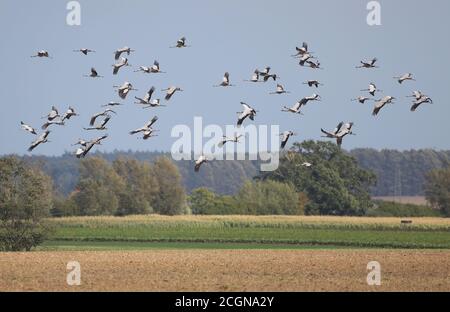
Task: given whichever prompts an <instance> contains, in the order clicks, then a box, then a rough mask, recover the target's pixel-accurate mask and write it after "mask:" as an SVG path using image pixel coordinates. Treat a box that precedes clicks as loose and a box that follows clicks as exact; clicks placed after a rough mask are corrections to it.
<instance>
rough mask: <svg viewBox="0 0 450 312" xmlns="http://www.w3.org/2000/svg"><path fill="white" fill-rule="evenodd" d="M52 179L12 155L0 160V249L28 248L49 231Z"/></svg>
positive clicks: (42, 239)
mask: <svg viewBox="0 0 450 312" xmlns="http://www.w3.org/2000/svg"><path fill="white" fill-rule="evenodd" d="M51 207H52V181H51V179H50V177H49V176H47V175H45V174H44V173H43V172H42V171H40V170H39V169H37V168H35V167H32V166H29V165H26V164H25V163H24V162H23V161H20V160H18V159H17V158H15V157H6V158H2V159H0V250H4V251H20V250H27V251H28V250H30V249H31V248H32V247H35V246H37V245H39V244H41V243H42V242H43V241H44V239H45V238H46V237H47V235H48V233H49V227H48V226H47V224H46V223H45V222H44V221H43V218H45V217H47V216H49V211H50V209H51Z"/></svg>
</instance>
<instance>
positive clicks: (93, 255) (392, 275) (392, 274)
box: [0, 249, 450, 291]
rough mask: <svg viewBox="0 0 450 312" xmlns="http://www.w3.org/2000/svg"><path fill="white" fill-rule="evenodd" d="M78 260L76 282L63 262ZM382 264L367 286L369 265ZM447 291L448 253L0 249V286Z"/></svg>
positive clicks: (19, 288)
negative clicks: (374, 282)
mask: <svg viewBox="0 0 450 312" xmlns="http://www.w3.org/2000/svg"><path fill="white" fill-rule="evenodd" d="M69 261H78V262H79V263H80V265H81V283H82V284H81V285H80V286H68V285H67V284H66V274H67V272H68V270H67V268H66V265H67V262H69ZM370 261H378V262H379V263H380V265H381V277H382V278H381V280H382V285H381V286H368V285H367V282H366V277H367V274H368V272H369V271H368V270H367V264H368V262H370ZM36 290H41V291H72V290H76V291H450V251H441V250H432V251H429V250H421V251H416V250H375V249H370V250H366V249H359V250H351V249H343V250H197V249H190V250H148V251H127V252H125V251H120V252H119V251H79V252H75V251H70V252H68V251H58V252H50V251H47V252H31V253H0V291H36Z"/></svg>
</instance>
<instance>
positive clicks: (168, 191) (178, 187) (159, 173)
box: [153, 157, 186, 215]
mask: <svg viewBox="0 0 450 312" xmlns="http://www.w3.org/2000/svg"><path fill="white" fill-rule="evenodd" d="M153 172H154V175H155V177H156V180H157V181H158V185H159V192H158V194H157V195H156V199H155V204H154V209H155V211H156V212H158V213H160V214H163V215H177V214H182V213H183V212H185V209H186V192H185V189H184V187H183V184H182V180H181V175H180V172H179V171H178V167H177V166H176V165H175V164H174V163H173V162H172V161H171V160H170V159H168V158H167V157H159V158H157V159H156V161H155V162H154V164H153Z"/></svg>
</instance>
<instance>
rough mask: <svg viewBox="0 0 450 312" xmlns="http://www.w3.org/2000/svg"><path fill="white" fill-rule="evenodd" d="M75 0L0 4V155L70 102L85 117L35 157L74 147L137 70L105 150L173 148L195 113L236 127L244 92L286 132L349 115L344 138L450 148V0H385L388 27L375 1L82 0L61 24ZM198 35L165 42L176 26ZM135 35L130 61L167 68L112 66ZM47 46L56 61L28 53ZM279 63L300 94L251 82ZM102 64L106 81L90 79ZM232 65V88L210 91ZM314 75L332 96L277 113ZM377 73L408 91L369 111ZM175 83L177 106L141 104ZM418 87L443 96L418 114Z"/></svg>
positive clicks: (267, 120) (396, 89)
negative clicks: (147, 136)
mask: <svg viewBox="0 0 450 312" xmlns="http://www.w3.org/2000/svg"><path fill="white" fill-rule="evenodd" d="M67 2H68V1H60V0H59V1H56V0H53V1H49V0H41V1H18V0H2V1H1V2H0V27H1V29H2V30H3V31H2V48H1V49H0V56H1V59H2V65H1V75H0V82H1V83H0V85H1V94H2V99H1V106H0V112H1V113H0V118H1V122H0V141H1V143H0V154H9V153H18V154H26V153H27V152H26V150H27V148H28V146H29V143H30V142H31V141H32V140H33V136H32V135H30V134H28V133H26V132H25V131H23V130H21V129H20V125H19V123H20V121H21V120H23V121H25V122H26V123H29V124H31V125H33V126H34V127H36V128H39V127H40V125H41V124H42V121H43V120H41V119H40V117H41V116H43V115H45V114H46V113H47V112H48V111H49V110H50V108H51V106H52V105H55V106H57V107H58V108H59V109H60V110H61V111H64V110H66V108H67V107H68V105H72V106H73V107H75V108H76V109H77V110H78V112H79V113H80V114H81V116H80V117H78V118H74V119H73V120H70V121H69V122H68V124H67V125H66V126H65V127H63V128H59V127H58V128H56V127H55V128H54V129H53V130H54V133H52V135H51V140H52V142H51V143H48V144H45V145H43V146H40V147H38V148H37V149H36V151H35V152H34V154H45V155H59V154H62V153H64V152H65V151H71V150H72V148H71V146H70V144H71V143H73V142H74V141H76V140H77V139H78V138H91V137H94V136H96V135H97V133H94V132H90V133H86V132H85V131H84V130H82V127H83V126H87V123H88V120H89V117H90V115H91V114H93V113H95V112H98V111H101V108H100V105H102V104H104V103H106V102H109V101H113V100H118V96H117V95H116V93H115V92H114V90H113V88H112V85H114V84H121V83H123V82H124V81H130V82H132V83H133V84H134V86H135V87H136V88H138V89H139V91H138V92H135V93H133V94H131V96H129V97H128V98H127V100H126V101H125V102H124V103H125V104H126V106H122V107H119V108H118V109H117V110H118V113H119V114H118V116H114V117H113V120H112V121H111V123H110V130H109V131H108V133H109V134H110V136H111V137H110V139H109V140H108V141H105V143H104V145H103V146H102V147H101V148H100V150H103V151H112V150H114V149H120V150H128V149H132V150H169V149H170V146H171V145H172V143H173V142H174V140H175V139H173V138H171V137H170V130H171V129H172V127H173V126H174V125H175V124H188V125H190V124H192V122H193V117H194V116H203V117H204V123H213V124H219V125H226V124H233V123H235V121H236V114H235V112H236V111H238V110H240V108H241V107H240V104H239V102H240V101H245V102H248V103H250V104H251V105H253V106H254V107H256V108H257V109H258V110H259V113H258V116H257V118H256V121H255V123H256V124H279V125H280V126H281V130H294V131H295V132H297V133H299V136H298V137H296V139H297V140H303V139H320V135H321V133H320V128H321V127H324V128H334V126H335V125H336V124H337V123H338V122H339V121H341V120H343V121H354V122H355V129H354V131H355V132H356V133H357V136H352V137H349V138H346V140H345V141H344V147H345V148H346V149H351V148H355V147H374V148H398V149H411V148H414V149H418V148H438V149H449V148H450V142H449V139H448V134H449V133H450V122H449V116H450V106H449V105H448V104H449V100H448V88H449V86H450V81H449V76H448V72H449V69H450V68H449V55H450V43H449V37H448V29H450V22H449V20H450V19H449V15H450V2H448V1H446V0H433V1H410V0H401V1H398V0H397V1H386V0H384V1H380V2H381V9H382V26H375V27H370V26H368V25H367V24H366V15H367V13H368V12H367V11H366V4H367V2H368V1H362V0H351V1H331V0H330V1H324V0H322V1H256V0H252V1H239V0H229V1H207V0H204V1H136V0H135V1H129V0H127V1H124V0H122V1H106V0H105V1H92V0H90V1H87V0H81V1H79V2H80V4H81V26H68V25H66V14H67V10H66V4H67ZM183 35H184V36H186V37H187V40H188V43H189V44H190V45H192V47H191V48H188V49H181V50H179V49H169V48H168V47H169V46H171V45H173V44H174V42H175V41H176V40H177V39H178V38H179V37H181V36H183ZM302 41H307V42H308V43H309V44H310V49H311V50H312V51H314V52H316V55H317V56H318V57H319V59H320V61H321V63H322V65H323V67H324V68H325V69H324V70H321V71H320V70H319V71H314V70H310V69H307V68H301V67H299V66H298V64H297V62H296V61H295V60H294V59H293V58H291V57H290V55H291V54H293V53H294V52H295V46H296V45H300V44H301V42H302ZM125 45H128V46H130V47H132V48H134V49H136V52H135V53H133V54H132V55H131V56H130V57H129V62H130V63H131V64H132V65H134V66H139V65H151V64H152V63H153V60H154V59H158V60H159V61H160V63H161V67H162V69H163V70H164V71H167V74H164V75H145V74H141V73H134V72H133V68H125V69H122V70H121V71H120V72H119V75H117V76H112V73H111V64H113V63H114V59H113V51H114V50H115V49H117V48H119V47H122V46H125ZM81 47H88V48H91V49H95V50H96V51H97V53H95V54H90V55H88V56H84V55H81V54H76V53H73V52H72V50H73V49H78V48H81ZM40 49H45V50H48V51H49V52H50V54H51V55H52V56H53V57H54V58H53V59H38V58H30V57H29V56H30V55H32V54H35V53H36V51H37V50H40ZM372 57H377V58H378V59H379V65H380V66H381V68H380V69H376V70H356V69H355V68H354V67H355V65H357V64H358V62H359V61H360V60H361V59H369V58H372ZM265 65H270V66H271V67H272V70H273V71H274V72H276V73H278V74H279V75H280V76H281V77H282V79H281V83H282V84H283V85H285V88H286V89H287V90H290V91H291V94H289V95H286V96H275V95H269V94H268V92H270V91H273V90H274V88H275V83H273V82H270V83H266V84H255V85H253V84H248V83H244V82H243V81H242V80H243V79H248V78H250V76H251V74H252V72H253V70H254V69H255V68H257V67H258V68H260V69H262V68H263V67H264V66H265ZM91 66H94V67H95V68H96V69H97V70H98V71H99V73H100V74H102V75H105V76H106V77H105V78H104V79H88V78H83V77H82V75H83V74H87V73H89V69H90V67H91ZM225 71H229V72H230V76H231V77H230V78H231V81H232V83H234V84H237V85H238V86H237V87H234V88H226V89H223V88H213V87H212V85H214V84H217V83H218V82H220V80H221V78H222V75H223V73H224V72H225ZM405 72H412V73H414V75H415V77H416V79H417V82H407V83H405V84H404V85H401V86H400V85H399V84H398V83H397V82H396V81H395V80H394V79H392V77H393V76H395V75H398V74H402V73H405ZM307 79H319V80H320V81H322V82H323V83H324V84H325V86H323V87H322V88H319V90H318V93H319V94H320V95H321V96H322V98H323V101H322V102H317V103H311V104H308V105H307V107H306V108H305V109H304V114H305V116H295V115H290V114H286V113H282V112H281V111H280V109H281V107H282V106H283V105H286V106H290V105H292V104H294V103H295V101H296V100H297V99H300V98H302V97H303V96H307V95H311V94H312V93H313V92H314V91H315V89H310V88H308V87H307V86H305V85H302V84H301V82H303V81H305V80H307ZM370 81H374V82H376V83H377V84H378V86H379V88H380V89H382V90H383V91H384V92H383V94H389V95H393V96H396V97H398V98H399V100H397V103H396V104H394V105H392V106H389V107H386V108H385V109H384V110H383V111H382V112H381V113H380V115H379V116H378V118H374V117H372V116H371V111H372V106H373V103H369V104H365V105H362V104H359V103H356V102H350V101H349V100H350V99H351V98H353V97H355V96H357V95H359V94H360V93H361V92H360V91H359V90H360V89H364V88H366V87H367V85H368V83H369V82H370ZM171 84H175V85H179V86H181V87H182V88H183V89H184V90H185V92H183V93H180V94H176V95H175V97H174V98H173V99H172V100H171V101H170V102H169V104H168V107H165V108H158V109H154V110H142V109H141V108H140V107H137V105H134V104H133V96H134V95H139V96H142V95H143V94H144V92H145V91H146V90H147V89H148V88H149V87H150V86H152V85H154V86H156V87H157V90H158V94H157V96H158V97H161V98H162V97H163V96H162V94H159V93H160V91H159V90H160V89H161V88H165V87H167V86H169V85H171ZM415 89H420V90H422V91H424V92H425V93H427V94H428V95H430V96H431V97H432V98H433V100H434V102H435V104H433V105H426V104H425V105H423V107H420V108H419V110H418V111H417V112H416V113H411V112H410V111H409V107H410V103H409V101H410V100H409V99H407V98H405V96H406V95H408V94H409V93H410V92H411V91H413V90H415ZM154 114H157V115H158V116H159V121H158V123H157V128H158V129H160V130H161V132H160V134H159V135H160V136H158V137H156V138H153V139H151V140H148V141H143V140H138V139H137V138H136V137H131V136H130V135H129V134H128V131H129V130H131V129H134V128H136V127H140V126H142V125H143V124H144V123H145V122H146V121H147V120H149V119H150V118H151V117H153V115H154Z"/></svg>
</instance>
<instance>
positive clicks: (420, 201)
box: [372, 196, 429, 206]
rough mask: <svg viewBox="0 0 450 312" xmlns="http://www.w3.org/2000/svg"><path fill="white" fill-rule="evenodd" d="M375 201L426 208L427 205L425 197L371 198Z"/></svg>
mask: <svg viewBox="0 0 450 312" xmlns="http://www.w3.org/2000/svg"><path fill="white" fill-rule="evenodd" d="M372 199H375V200H382V201H387V202H396V203H401V204H412V205H422V206H428V205H429V203H428V201H427V200H426V198H425V196H375V197H372Z"/></svg>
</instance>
